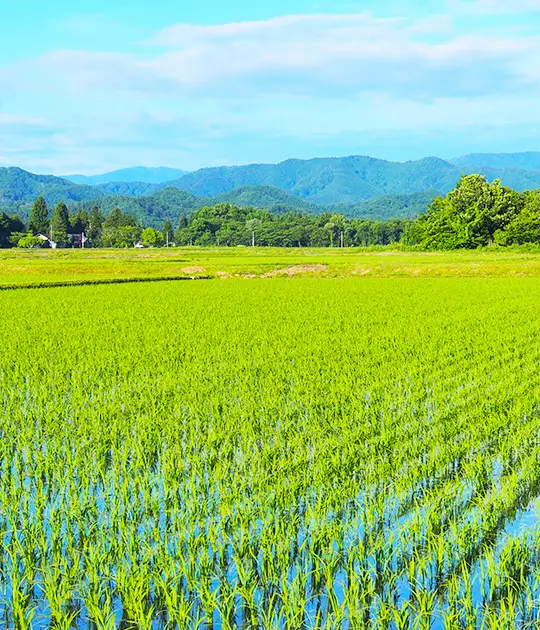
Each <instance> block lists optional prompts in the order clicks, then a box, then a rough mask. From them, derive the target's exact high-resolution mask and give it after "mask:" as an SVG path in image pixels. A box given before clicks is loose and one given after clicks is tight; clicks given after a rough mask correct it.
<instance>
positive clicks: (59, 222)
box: [51, 201, 70, 245]
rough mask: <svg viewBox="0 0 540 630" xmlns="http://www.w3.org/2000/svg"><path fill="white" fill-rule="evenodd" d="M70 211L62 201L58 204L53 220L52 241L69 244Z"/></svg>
mask: <svg viewBox="0 0 540 630" xmlns="http://www.w3.org/2000/svg"><path fill="white" fill-rule="evenodd" d="M69 227H70V225H69V211H68V209H67V206H66V204H65V203H64V202H63V201H60V202H58V203H57V204H56V208H55V209H54V212H53V216H52V220H51V239H52V240H53V241H55V242H56V243H60V244H62V245H65V244H66V243H67V242H68V232H69Z"/></svg>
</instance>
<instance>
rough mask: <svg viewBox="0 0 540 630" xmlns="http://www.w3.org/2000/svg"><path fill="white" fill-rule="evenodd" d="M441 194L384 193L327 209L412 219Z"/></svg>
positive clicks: (363, 216) (361, 215)
mask: <svg viewBox="0 0 540 630" xmlns="http://www.w3.org/2000/svg"><path fill="white" fill-rule="evenodd" d="M440 195H441V193H440V192H438V191H436V190H431V191H427V192H422V193H412V194H411V195H384V196H383V197H376V198H375V199H368V200H367V201H362V202H360V203H356V204H336V205H335V206H330V207H328V208H327V209H328V210H329V211H330V212H337V213H339V214H344V215H345V216H347V217H354V218H357V219H373V220H375V221H386V220H388V219H411V218H414V217H416V216H418V215H419V214H420V213H421V212H424V211H425V210H426V209H427V207H428V206H429V204H430V203H431V202H432V201H433V199H434V198H435V197H438V196H440Z"/></svg>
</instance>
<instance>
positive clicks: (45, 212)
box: [28, 197, 50, 234]
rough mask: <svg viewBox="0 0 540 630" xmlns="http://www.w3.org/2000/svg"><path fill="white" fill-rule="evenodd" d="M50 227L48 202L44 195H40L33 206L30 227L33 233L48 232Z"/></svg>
mask: <svg viewBox="0 0 540 630" xmlns="http://www.w3.org/2000/svg"><path fill="white" fill-rule="evenodd" d="M49 227H50V225H49V209H48V207H47V202H46V201H45V199H44V198H43V197H38V198H37V199H36V201H35V202H34V205H33V206H32V212H31V213H30V220H29V221H28V229H29V230H30V231H31V232H32V233H33V234H48V233H49Z"/></svg>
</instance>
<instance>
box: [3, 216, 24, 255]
mask: <svg viewBox="0 0 540 630" xmlns="http://www.w3.org/2000/svg"><path fill="white" fill-rule="evenodd" d="M22 232H24V223H23V222H22V221H21V219H20V218H19V217H18V216H16V215H8V214H6V213H5V212H0V247H12V246H13V241H12V234H15V233H22Z"/></svg>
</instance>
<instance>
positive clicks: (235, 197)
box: [212, 186, 322, 213]
mask: <svg viewBox="0 0 540 630" xmlns="http://www.w3.org/2000/svg"><path fill="white" fill-rule="evenodd" d="M212 203H232V204H234V205H236V206H240V207H244V208H247V207H253V208H262V209H264V210H272V211H273V212H275V213H279V212H288V211H291V210H293V211H302V212H314V211H316V210H317V207H316V206H314V205H313V204H311V203H309V202H307V201H304V200H303V199H300V198H299V197H295V196H294V195H291V194H289V193H286V192H285V191H283V190H280V189H279V188H274V187H273V186H244V187H242V188H237V189H235V190H231V191H230V192H227V193H223V194H222V195H216V196H215V197H213V198H212ZM320 210H321V211H322V208H321V209H320Z"/></svg>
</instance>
